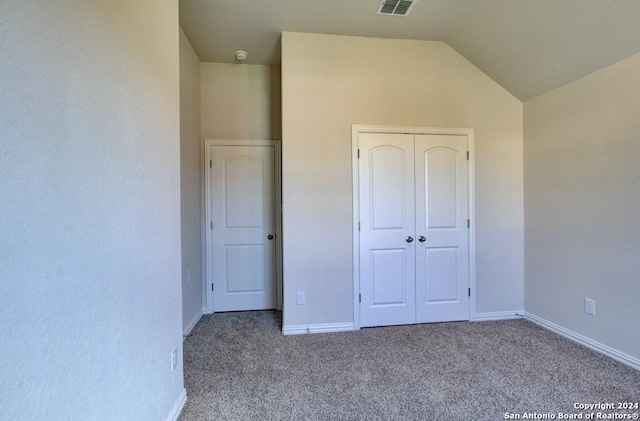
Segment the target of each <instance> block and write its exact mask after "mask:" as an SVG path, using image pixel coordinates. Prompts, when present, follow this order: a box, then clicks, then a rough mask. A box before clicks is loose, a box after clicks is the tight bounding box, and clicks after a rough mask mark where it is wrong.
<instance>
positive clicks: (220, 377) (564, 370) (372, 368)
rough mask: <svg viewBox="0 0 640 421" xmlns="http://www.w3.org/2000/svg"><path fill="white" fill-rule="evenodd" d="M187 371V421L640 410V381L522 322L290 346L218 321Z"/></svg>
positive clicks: (305, 339) (271, 329)
mask: <svg viewBox="0 0 640 421" xmlns="http://www.w3.org/2000/svg"><path fill="white" fill-rule="evenodd" d="M184 369H185V383H186V384H185V386H186V389H187V395H188V402H187V404H186V406H185V408H184V411H183V414H182V416H181V418H180V419H181V420H182V421H192V420H500V419H505V413H507V412H510V413H516V414H520V415H521V416H522V414H524V413H533V412H535V413H538V414H542V413H553V414H555V415H556V416H557V414H558V413H559V412H562V413H575V414H580V413H582V414H583V416H584V415H586V414H587V413H590V412H601V413H610V412H616V411H581V410H577V409H574V407H573V405H574V403H600V402H640V372H638V371H636V370H634V369H632V368H629V367H627V366H625V365H622V364H620V363H618V362H616V361H614V360H611V359H609V358H607V357H604V356H601V355H599V354H597V353H595V352H592V351H591V350H589V349H587V348H584V347H582V346H579V345H577V344H574V343H572V342H570V341H568V340H566V339H564V338H562V337H560V336H558V335H556V334H554V333H551V332H548V331H546V330H544V329H542V328H540V327H538V326H536V325H534V324H532V323H530V322H527V321H525V320H509V321H496V322H476V323H471V322H460V323H438V324H424V325H413V326H394V327H383V328H373V329H362V330H360V331H357V332H344V333H328V334H311V335H298V336H283V335H282V333H281V332H280V320H279V314H278V313H275V312H268V311H267V312H245V313H222V314H215V315H211V316H205V317H203V318H202V320H201V321H200V322H199V323H198V325H197V326H196V327H195V329H194V330H193V332H192V334H191V336H190V337H189V338H187V339H186V340H185V342H184ZM618 412H620V411H618ZM622 412H624V411H622ZM626 412H627V413H634V412H635V413H638V412H640V411H639V410H635V411H626Z"/></svg>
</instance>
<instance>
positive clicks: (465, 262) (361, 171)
mask: <svg viewBox="0 0 640 421" xmlns="http://www.w3.org/2000/svg"><path fill="white" fill-rule="evenodd" d="M358 148H359V154H360V158H359V160H358V176H359V179H358V186H359V207H360V217H359V225H360V231H359V244H360V251H359V259H360V261H359V273H360V300H359V301H360V325H361V326H362V327H366V326H384V325H396V324H411V323H426V322H442V321H454V320H469V314H470V312H469V304H470V302H469V294H468V291H469V231H468V224H467V221H468V218H469V211H468V164H467V151H468V144H467V137H466V136H460V135H414V134H400V133H360V134H359V140H358Z"/></svg>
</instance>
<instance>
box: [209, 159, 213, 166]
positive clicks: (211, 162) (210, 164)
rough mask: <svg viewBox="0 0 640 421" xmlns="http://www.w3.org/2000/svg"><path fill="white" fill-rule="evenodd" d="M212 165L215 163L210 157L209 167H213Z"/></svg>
mask: <svg viewBox="0 0 640 421" xmlns="http://www.w3.org/2000/svg"><path fill="white" fill-rule="evenodd" d="M212 165H213V160H211V159H210V160H209V168H212Z"/></svg>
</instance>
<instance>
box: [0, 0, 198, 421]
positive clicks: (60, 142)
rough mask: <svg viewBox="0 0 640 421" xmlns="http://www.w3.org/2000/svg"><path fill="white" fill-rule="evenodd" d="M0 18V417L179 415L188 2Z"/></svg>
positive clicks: (35, 4) (42, 6)
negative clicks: (183, 43) (181, 47)
mask: <svg viewBox="0 0 640 421" xmlns="http://www.w3.org/2000/svg"><path fill="white" fill-rule="evenodd" d="M0 8H1V9H2V12H0V28H2V30H1V32H2V35H0V38H1V39H2V41H0V44H1V47H0V63H2V65H0V127H1V129H0V149H1V150H2V158H1V161H2V164H0V198H2V199H0V239H1V240H0V338H1V339H0V355H2V361H1V362H0V372H1V374H0V413H1V415H0V418H2V419H8V420H80V419H83V420H84V419H94V420H97V419H103V420H125V419H128V420H166V419H172V416H175V410H176V409H177V408H178V405H179V404H180V402H182V398H184V392H185V390H184V387H183V378H182V326H181V315H182V314H181V310H180V307H181V288H180V110H179V104H180V97H179V95H180V93H179V55H178V1H177V0H170V1H161V2H158V1H155V0H136V1H115V2H110V1H98V2H96V1H92V0H78V1H72V2H71V1H56V2H47V1H39V0H23V1H20V2H14V1H6V2H2V6H1V7H0ZM174 348H176V349H177V350H178V366H177V367H176V370H175V371H172V370H171V351H172V350H173V349H174Z"/></svg>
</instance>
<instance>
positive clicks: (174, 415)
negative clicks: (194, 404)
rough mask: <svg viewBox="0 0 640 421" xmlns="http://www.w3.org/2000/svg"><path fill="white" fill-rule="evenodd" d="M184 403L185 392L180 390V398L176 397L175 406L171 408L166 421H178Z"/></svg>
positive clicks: (185, 398) (185, 399) (185, 401)
mask: <svg viewBox="0 0 640 421" xmlns="http://www.w3.org/2000/svg"><path fill="white" fill-rule="evenodd" d="M186 403H187V390H186V389H182V392H180V396H178V400H177V401H176V403H175V405H173V408H172V409H171V412H170V413H169V416H168V417H167V421H178V418H179V417H180V414H181V413H182V410H183V409H184V405H185V404H186Z"/></svg>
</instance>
